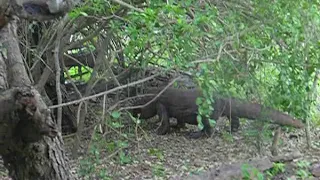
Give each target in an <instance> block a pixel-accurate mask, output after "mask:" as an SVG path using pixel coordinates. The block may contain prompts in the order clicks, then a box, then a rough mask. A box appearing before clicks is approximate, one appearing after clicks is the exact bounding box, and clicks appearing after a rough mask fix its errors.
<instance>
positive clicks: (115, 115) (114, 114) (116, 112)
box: [111, 111, 121, 119]
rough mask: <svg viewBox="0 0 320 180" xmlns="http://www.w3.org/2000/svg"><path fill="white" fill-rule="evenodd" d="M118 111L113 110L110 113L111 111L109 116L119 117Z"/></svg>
mask: <svg viewBox="0 0 320 180" xmlns="http://www.w3.org/2000/svg"><path fill="white" fill-rule="evenodd" d="M120 115H121V114H120V112H118V111H113V112H112V113H111V116H112V117H113V118H114V119H119V117H120Z"/></svg>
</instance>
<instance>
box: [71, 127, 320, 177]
mask: <svg viewBox="0 0 320 180" xmlns="http://www.w3.org/2000/svg"><path fill="white" fill-rule="evenodd" d="M223 126H224V125H223ZM223 126H221V125H220V127H217V128H216V133H215V134H214V136H213V137H212V138H202V139H197V140H190V139H188V138H186V137H185V133H187V132H189V131H190V130H194V131H195V130H197V127H196V126H188V129H186V130H183V131H181V132H172V133H170V134H167V135H164V136H160V135H156V133H155V132H154V129H155V127H149V128H146V127H144V128H142V129H143V130H142V129H140V128H138V130H137V131H136V134H135V135H134V136H132V137H130V138H128V139H129V145H128V147H126V148H123V149H121V148H120V149H118V150H114V151H112V152H110V151H109V152H108V151H107V150H106V149H107V148H106V149H104V150H100V151H99V157H100V159H99V162H98V163H97V164H96V166H95V167H94V169H95V170H94V171H95V172H93V174H95V173H96V174H95V175H93V176H91V177H90V178H89V177H87V178H83V177H82V178H81V179H93V177H96V176H98V175H97V174H99V173H101V172H102V171H103V172H107V174H109V178H110V179H137V180H138V179H184V178H185V177H186V176H189V175H191V174H197V173H201V172H204V171H206V170H208V169H210V168H215V167H218V166H219V165H221V164H223V163H232V162H236V161H241V160H248V159H251V158H258V157H262V156H271V152H270V146H271V144H272V139H271V138H270V139H269V140H265V143H264V144H263V145H262V148H261V150H260V151H258V148H257V145H255V143H254V142H255V140H253V139H252V138H250V137H248V136H246V135H245V132H248V131H250V128H252V127H250V126H248V127H242V129H240V130H239V131H238V132H237V133H233V134H232V136H231V135H230V134H229V133H228V132H227V131H226V130H225V127H223ZM221 127H223V128H221ZM219 128H220V129H219ZM137 134H138V135H137ZM319 136H320V129H318V130H316V129H315V130H314V131H313V133H312V139H313V141H314V143H315V144H314V145H315V146H317V144H316V143H318V141H317V140H318V139H319ZM110 137H112V135H111V136H110ZM107 139H108V138H107ZM130 139H131V140H130ZM109 142H112V140H111V141H109ZM318 145H319V144H318ZM318 148H319V147H318ZM120 152H124V153H122V155H123V156H125V157H128V158H130V162H128V163H126V164H121V163H120V160H119V156H121V153H120ZM259 152H260V153H259ZM293 152H300V153H302V154H303V157H302V158H300V159H298V160H296V162H297V161H301V160H304V161H307V162H310V163H311V164H312V163H317V162H320V152H319V151H314V150H306V140H305V136H304V132H303V130H296V131H294V132H290V133H282V134H281V138H280V142H279V154H280V155H281V154H288V153H293ZM84 158H85V157H81V158H79V159H78V161H77V163H76V164H78V165H77V166H76V167H75V171H77V172H79V171H81V168H80V167H79V164H80V159H84ZM296 162H293V163H292V164H288V165H287V167H291V168H289V169H287V170H286V173H284V174H283V175H281V176H283V177H291V176H294V175H296V174H295V173H296V172H295V170H292V168H294V167H292V166H296V165H293V164H295V163H296ZM290 169H291V170H290ZM82 171H83V170H82ZM290 171H291V172H290ZM279 177H280V176H279ZM94 179H101V178H98V177H96V178H94ZM106 179H107V178H106ZM274 179H287V178H274Z"/></svg>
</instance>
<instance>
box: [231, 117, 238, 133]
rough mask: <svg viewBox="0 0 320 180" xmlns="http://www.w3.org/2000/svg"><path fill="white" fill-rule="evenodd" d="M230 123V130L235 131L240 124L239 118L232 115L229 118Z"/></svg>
mask: <svg viewBox="0 0 320 180" xmlns="http://www.w3.org/2000/svg"><path fill="white" fill-rule="evenodd" d="M230 124H231V132H237V131H238V129H239V126H240V120H239V118H238V117H234V116H232V117H231V120H230Z"/></svg>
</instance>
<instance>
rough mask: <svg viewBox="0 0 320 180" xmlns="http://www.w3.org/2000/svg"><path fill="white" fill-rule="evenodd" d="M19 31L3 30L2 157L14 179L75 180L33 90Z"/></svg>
mask: <svg viewBox="0 0 320 180" xmlns="http://www.w3.org/2000/svg"><path fill="white" fill-rule="evenodd" d="M16 29H17V25H16V22H15V21H11V22H9V23H8V24H7V25H6V26H4V27H3V28H2V29H1V30H0V91H2V92H1V93H0V104H1V106H0V109H1V111H0V118H1V119H0V154H1V156H2V158H3V160H4V163H5V166H6V167H7V168H8V170H9V175H10V176H11V177H12V178H13V179H24V180H29V179H30V180H31V179H32V180H34V179H41V180H43V179H44V180H46V179H48V180H49V179H50V180H51V179H57V180H59V179H63V180H65V179H74V177H73V176H72V174H71V172H70V166H69V165H68V163H67V158H66V155H65V152H64V149H63V141H62V137H61V133H57V130H56V125H55V124H54V123H53V120H52V118H51V115H50V111H49V110H48V108H47V106H46V104H45V103H44V101H43V100H42V98H41V96H40V94H39V92H38V91H37V90H35V89H34V88H33V87H32V86H31V82H30V79H29V76H28V74H27V71H26V69H25V66H24V62H23V60H22V55H21V52H20V49H19V43H18V40H17V38H16V37H17V35H16ZM4 103H5V104H4Z"/></svg>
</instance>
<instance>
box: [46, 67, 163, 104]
mask: <svg viewBox="0 0 320 180" xmlns="http://www.w3.org/2000/svg"><path fill="white" fill-rule="evenodd" d="M158 75H160V73H158V74H155V75H152V76H149V77H147V78H144V79H141V80H138V81H134V82H132V83H129V84H125V85H122V86H118V87H116V88H113V89H110V90H108V91H103V92H101V93H98V94H94V95H91V96H87V97H84V98H82V99H78V100H74V101H70V102H66V103H62V104H59V105H53V106H49V109H55V108H58V107H64V106H69V105H72V104H77V103H80V102H83V101H87V100H90V99H92V98H97V97H100V96H103V95H106V94H110V93H112V92H115V91H118V90H120V89H124V88H127V87H131V86H135V85H137V84H140V83H143V82H146V81H149V80H151V79H153V78H155V77H156V76H158Z"/></svg>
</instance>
